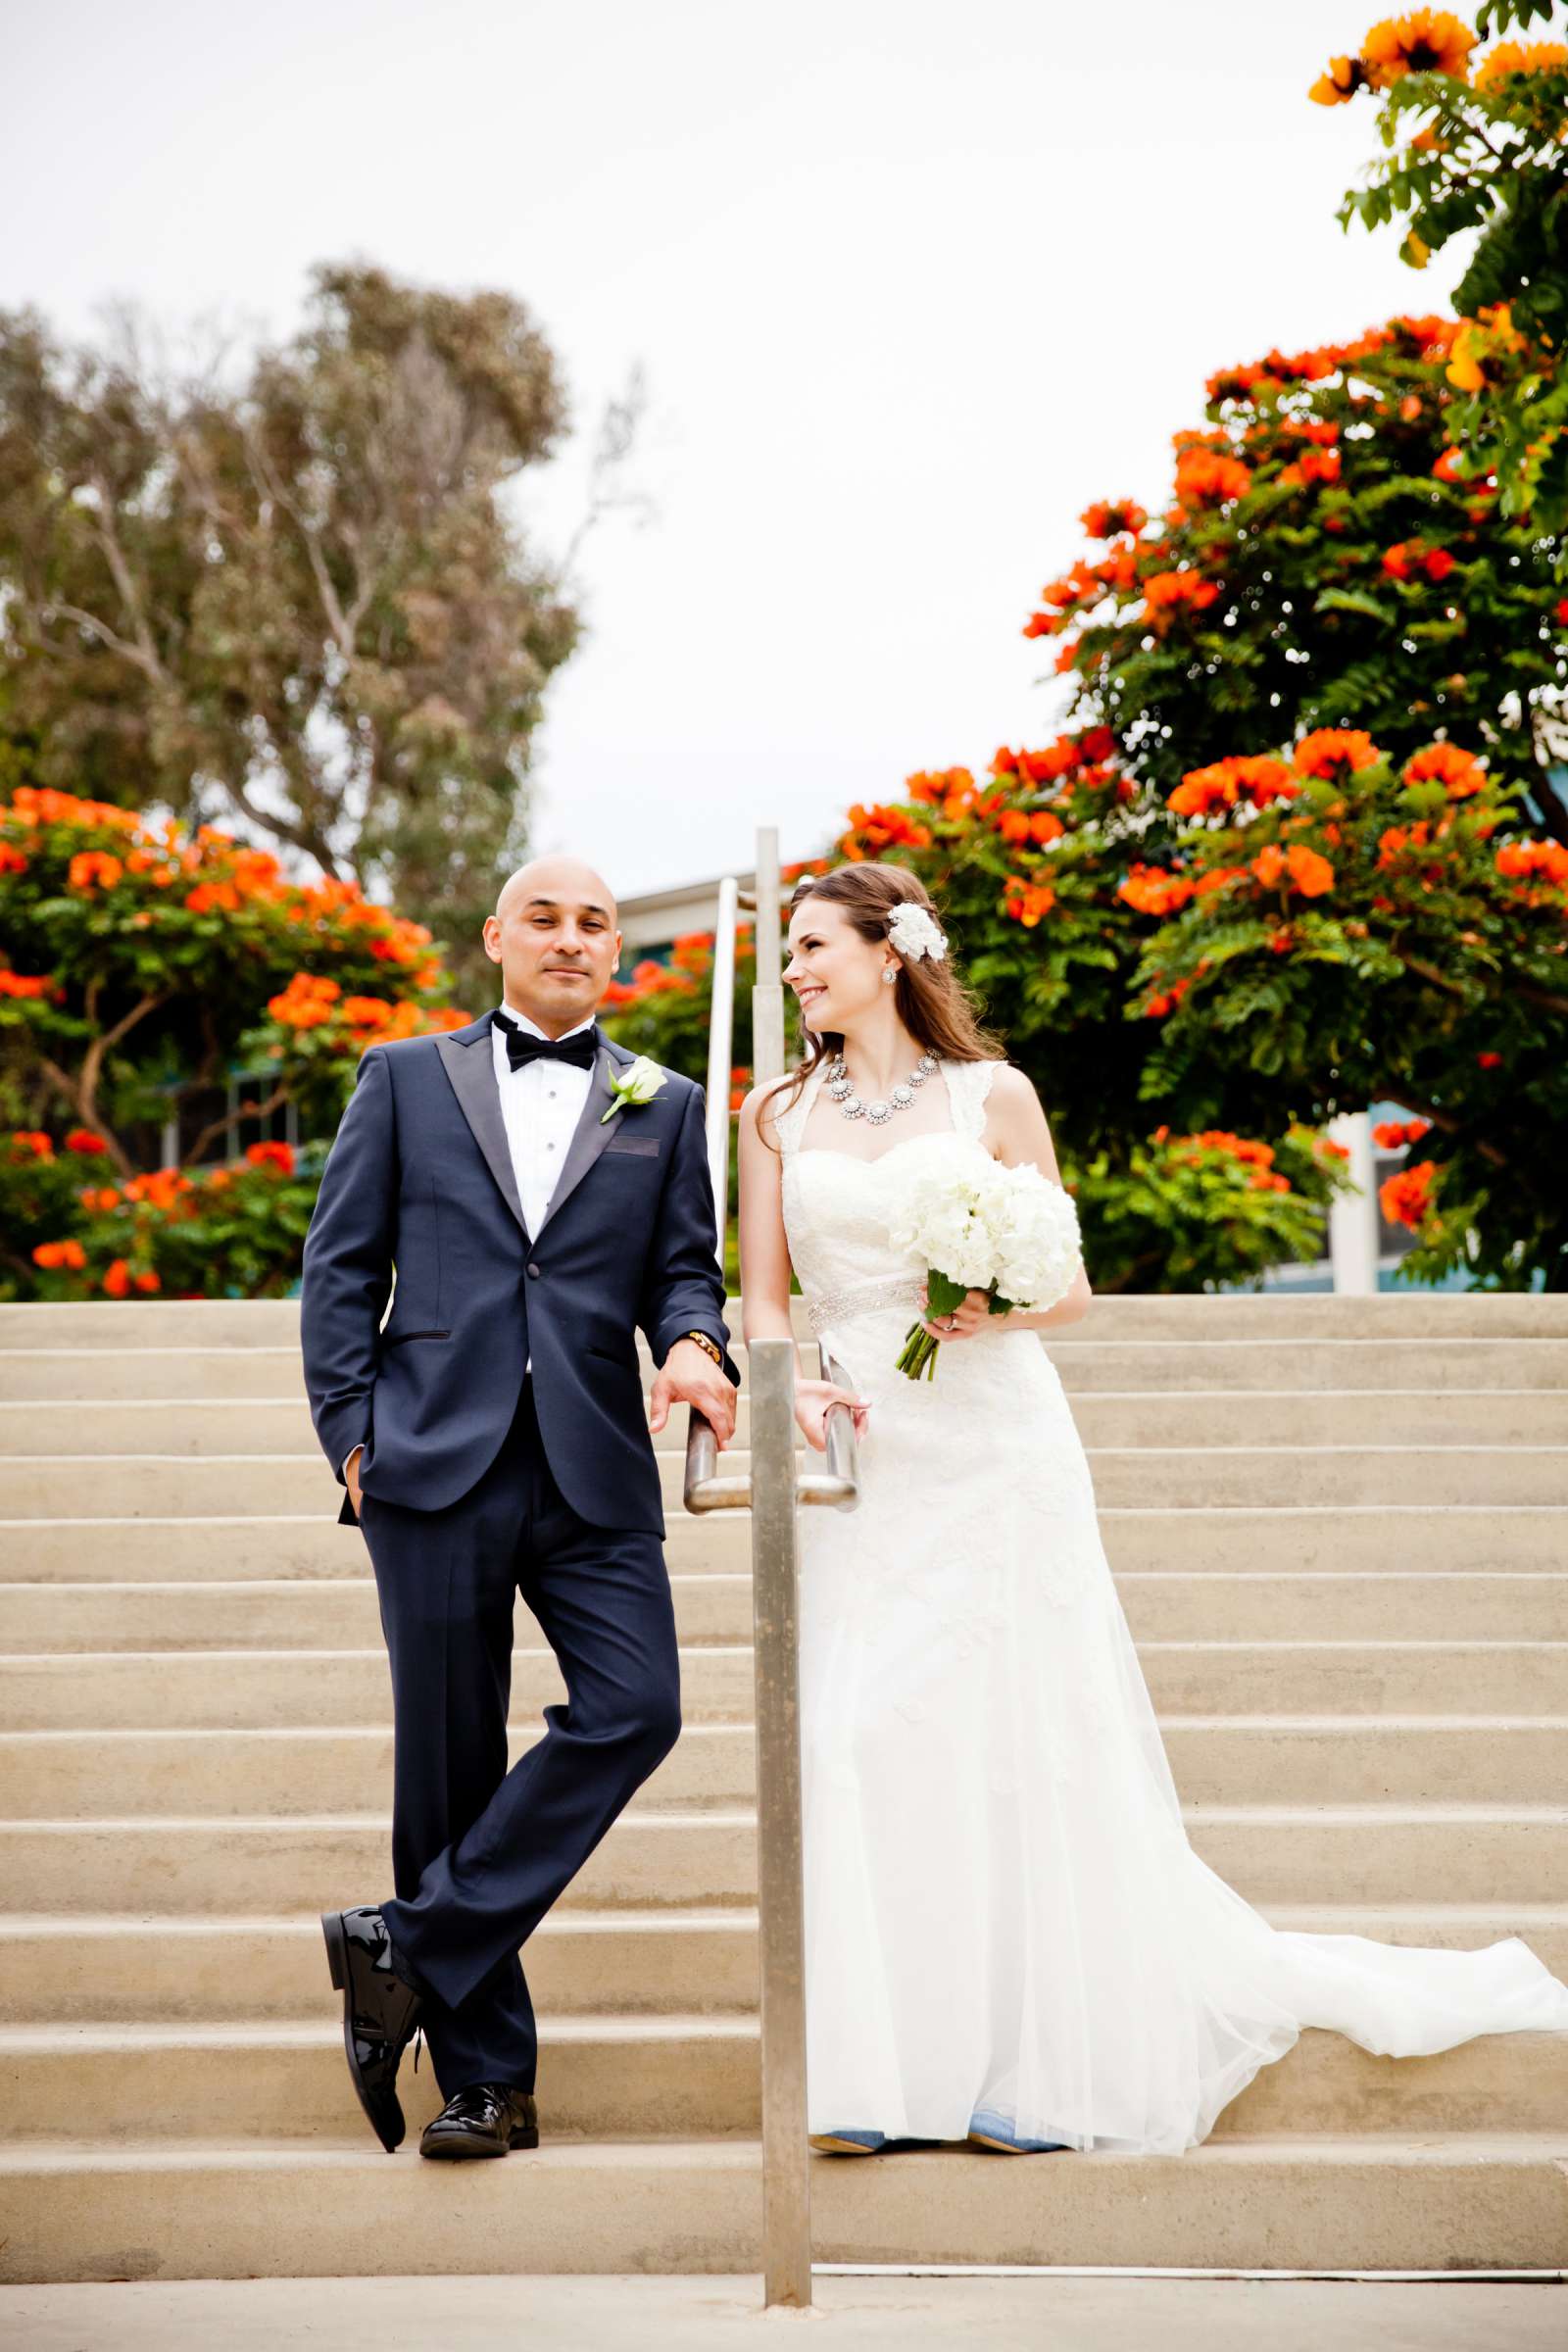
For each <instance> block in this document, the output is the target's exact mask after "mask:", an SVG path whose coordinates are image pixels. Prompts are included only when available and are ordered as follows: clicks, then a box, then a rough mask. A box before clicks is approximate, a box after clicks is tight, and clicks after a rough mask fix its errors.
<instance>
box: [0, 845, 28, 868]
mask: <svg viewBox="0 0 1568 2352" xmlns="http://www.w3.org/2000/svg"><path fill="white" fill-rule="evenodd" d="M26 870H27V860H26V858H25V857H24V856H23V854H22V852H21V851H20V850H17V849H13V848H12V846H11V844H10V842H9V841H0V874H25V872H26Z"/></svg>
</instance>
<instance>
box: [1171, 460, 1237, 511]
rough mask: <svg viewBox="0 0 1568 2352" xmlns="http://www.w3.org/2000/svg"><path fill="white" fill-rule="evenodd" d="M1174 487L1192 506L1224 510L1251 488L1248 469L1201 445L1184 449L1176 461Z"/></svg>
mask: <svg viewBox="0 0 1568 2352" xmlns="http://www.w3.org/2000/svg"><path fill="white" fill-rule="evenodd" d="M1176 487H1177V489H1178V490H1179V491H1180V493H1181V495H1182V497H1183V498H1184V499H1186V500H1187V501H1188V502H1189V503H1190V504H1193V505H1199V506H1201V505H1204V504H1210V505H1213V506H1228V505H1229V503H1230V502H1231V500H1232V499H1236V498H1245V497H1246V496H1247V493H1248V492H1249V490H1250V488H1251V487H1252V476H1251V471H1250V467H1248V466H1244V465H1243V464H1242V461H1241V459H1240V458H1231V457H1224V456H1221V455H1219V454H1218V453H1217V452H1216V451H1214V450H1211V449H1205V448H1203V447H1202V446H1201V445H1196V446H1194V447H1191V448H1188V449H1184V450H1183V451H1182V453H1181V456H1180V457H1179V458H1178V459H1177V461H1176Z"/></svg>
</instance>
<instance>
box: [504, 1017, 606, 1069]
mask: <svg viewBox="0 0 1568 2352" xmlns="http://www.w3.org/2000/svg"><path fill="white" fill-rule="evenodd" d="M490 1018H491V1020H492V1021H493V1022H494V1023H495V1025H496V1027H497V1028H498V1029H504V1030H505V1031H506V1037H507V1061H508V1064H509V1066H510V1067H511V1068H512V1069H515V1070H520V1069H521V1068H522V1066H523V1064H524V1062H529V1061H569V1062H571V1063H573V1064H574V1065H575V1067H576V1068H578V1069H579V1070H591V1069H592V1068H593V1066H594V1056H595V1054H597V1053H598V1051H599V1030H598V1026H597V1024H595V1023H593V1022H590V1024H589V1026H588V1027H587V1028H586V1029H578V1030H576V1031H574V1032H573V1034H572V1035H571V1036H570V1037H535V1035H534V1033H533V1031H532V1030H531V1029H519V1028H518V1027H517V1024H516V1022H515V1021H514V1020H511V1019H509V1017H508V1016H507V1014H506V1013H504V1012H493V1013H492V1014H491V1015H490Z"/></svg>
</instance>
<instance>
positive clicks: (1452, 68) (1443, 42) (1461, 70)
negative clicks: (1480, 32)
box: [1361, 8, 1476, 90]
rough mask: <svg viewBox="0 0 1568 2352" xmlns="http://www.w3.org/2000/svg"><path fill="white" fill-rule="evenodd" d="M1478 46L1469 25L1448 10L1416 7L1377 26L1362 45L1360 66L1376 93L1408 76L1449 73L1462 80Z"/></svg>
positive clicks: (1450, 76)
mask: <svg viewBox="0 0 1568 2352" xmlns="http://www.w3.org/2000/svg"><path fill="white" fill-rule="evenodd" d="M1475 45H1476V36H1475V34H1474V33H1473V32H1472V31H1471V30H1470V27H1469V25H1461V24H1460V22H1459V20H1458V18H1457V17H1455V16H1451V15H1450V14H1449V13H1448V11H1447V10H1446V9H1443V8H1417V9H1413V10H1412V11H1411V13H1410V14H1409V15H1408V16H1407V17H1389V18H1387V19H1386V20H1385V21H1384V23H1383V24H1381V25H1373V27H1372V29H1371V31H1370V32H1369V33H1368V34H1367V36H1366V38H1365V40H1364V41H1363V42H1362V43H1361V64H1362V66H1363V67H1364V69H1365V72H1366V77H1367V80H1368V82H1369V83H1370V84H1371V86H1372V88H1373V89H1375V90H1386V89H1387V88H1388V87H1389V86H1390V84H1391V83H1392V82H1396V81H1401V80H1402V79H1403V78H1404V76H1405V74H1406V73H1446V74H1447V75H1448V76H1449V78H1450V79H1452V80H1455V81H1463V80H1464V79H1466V77H1467V76H1468V73H1469V71H1470V52H1471V50H1472V49H1473V48H1474V47H1475Z"/></svg>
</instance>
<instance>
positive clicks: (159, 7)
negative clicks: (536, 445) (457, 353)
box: [0, 0, 1456, 896]
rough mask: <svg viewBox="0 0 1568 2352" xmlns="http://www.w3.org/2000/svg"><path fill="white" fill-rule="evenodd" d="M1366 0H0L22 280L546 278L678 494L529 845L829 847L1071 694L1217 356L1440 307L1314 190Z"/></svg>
mask: <svg viewBox="0 0 1568 2352" xmlns="http://www.w3.org/2000/svg"><path fill="white" fill-rule="evenodd" d="M1377 13H1378V12H1377V10H1376V8H1375V7H1373V6H1372V5H1371V4H1370V0H1296V4H1295V5H1293V6H1292V7H1290V8H1281V7H1274V6H1268V5H1262V4H1260V0H1195V4H1190V5H1183V4H1182V0H1166V4H1164V5H1160V4H1159V0H1119V4H1118V5H1116V6H1114V7H1106V6H1100V7H1090V6H1085V5H1079V6H1073V7H1068V6H1064V5H1058V4H1057V0H968V5H967V6H966V7H964V8H961V9H960V8H957V7H955V6H954V5H953V0H790V5H788V6H786V7H779V6H771V7H767V8H763V7H760V6H757V5H748V4H747V0H659V4H658V5H649V4H648V0H637V4H635V5H632V4H629V0H605V4H601V5H593V4H592V0H548V5H540V4H539V0H513V4H512V5H506V4H505V0H312V4H311V5H305V4H303V0H272V4H271V5H270V7H268V8H266V9H260V10H258V9H246V10H243V11H242V10H236V9H232V8H225V7H221V6H219V7H215V6H214V5H213V0H147V4H146V5H144V6H142V7H141V8H139V9H128V8H126V7H125V6H124V5H123V0H116V5H113V6H111V5H107V4H106V0H51V4H50V6H49V7H48V8H47V9H46V8H43V7H41V6H39V5H38V0H3V5H0V26H3V29H4V32H5V44H6V54H7V79H8V82H9V84H10V89H9V93H8V94H9V96H10V99H11V104H10V106H9V107H8V109H7V114H8V122H7V126H6V136H5V140H4V143H3V147H0V218H3V219H4V220H5V221H6V223H7V233H6V236H5V239H4V244H3V250H0V303H5V304H7V305H16V304H20V303H23V302H28V303H34V304H37V305H38V306H40V307H41V308H42V309H43V310H44V311H46V312H47V313H48V314H49V315H51V317H53V318H54V319H55V320H56V321H57V322H58V323H60V324H61V325H62V326H63V327H65V328H67V329H68V330H71V331H83V330H86V329H88V328H90V326H91V325H92V322H93V318H94V314H95V310H96V308H97V306H98V305H99V304H101V303H102V302H103V300H104V299H105V298H106V297H109V296H129V297H132V298H134V299H136V300H138V301H139V302H141V303H142V304H144V305H146V306H148V307H149V308H151V309H153V310H154V311H156V312H158V313H160V314H162V315H164V316H166V317H168V318H171V319H178V318H182V317H188V316H190V315H191V314H193V313H196V312H200V311H206V310H210V309H212V308H213V307H215V306H218V307H221V308H224V309H226V310H228V311H229V312H231V313H235V314H243V315H247V316H249V317H252V318H254V319H257V320H259V321H260V322H261V323H263V324H264V325H266V326H267V327H269V328H270V329H271V330H273V331H276V332H285V331H287V330H288V329H289V328H290V327H291V326H292V325H293V324H294V322H295V321H296V319H297V318H298V315H299V310H300V305H301V301H302V296H303V291H304V285H305V277H306V272H307V270H308V269H309V266H310V265H311V263H312V262H314V261H317V260H321V259H341V258H346V257H351V256H357V257H363V258H368V259H370V260H374V261H376V262H379V263H381V264H382V265H384V266H385V267H386V268H388V269H389V270H394V271H397V272H400V273H405V274H407V275H410V276H413V277H417V278H419V279H423V280H428V281H440V282H443V283H448V284H453V285H478V284H487V285H500V286H505V287H507V288H509V289H510V290H511V291H513V292H514V293H515V294H518V295H520V296H522V297H523V299H524V300H525V301H527V302H528V303H529V304H530V305H531V306H532V308H533V309H534V311H535V313H536V315H537V317H538V319H539V320H540V323H541V324H542V325H543V327H544V328H545V330H546V332H547V333H548V335H549V336H550V338H551V340H552V342H553V343H554V345H555V348H556V350H557V352H558V353H559V355H560V358H561V360H562V363H563V366H564V370H565V374H566V377H567V380H568V382H569V384H570V386H571V389H572V394H573V401H574V409H575V414H576V416H577V417H578V420H579V422H580V425H581V427H582V430H581V432H580V434H579V436H578V438H577V440H576V441H575V442H574V443H573V444H572V445H570V446H569V447H568V449H567V451H566V453H565V455H564V457H563V459H562V460H561V461H560V462H559V464H558V465H557V466H555V467H553V468H552V472H551V476H550V478H549V479H548V480H546V481H541V483H540V484H539V485H538V486H537V488H536V489H534V490H533V491H532V492H531V493H530V498H529V506H530V511H531V513H532V514H533V515H534V517H535V518H536V521H537V524H538V527H539V529H540V531H541V532H542V533H543V534H544V535H545V537H546V539H547V540H548V541H550V542H553V543H554V544H555V545H557V546H560V545H564V541H565V539H566V537H567V536H568V534H569V532H570V529H571V527H572V525H573V522H574V521H575V519H576V518H577V515H578V514H579V513H580V510H581V507H582V503H583V498H584V490H585V477H586V460H587V449H588V443H589V441H590V439H591V435H592V426H593V424H594V422H595V420H596V417H597V415H598V412H599V410H600V408H601V406H602V404H603V402H604V400H605V398H606V396H607V395H608V394H610V393H611V392H613V391H614V390H615V389H616V388H617V387H618V386H619V384H620V383H621V381H622V380H623V378H624V376H625V373H626V370H627V368H628V366H629V365H630V364H631V363H633V362H634V361H640V362H641V364H642V366H643V368H645V370H646V374H647V379H648V387H649V394H650V403H651V406H650V414H649V417H648V420H647V424H646V427H645V431H644V437H643V446H642V452H641V456H640V458H639V461H638V465H637V467H636V472H637V477H638V480H639V483H640V485H641V487H642V488H643V489H644V490H646V491H647V492H648V493H649V494H650V495H651V496H652V497H653V499H654V500H655V501H656V502H657V507H658V516H657V519H656V520H655V521H653V522H652V523H651V524H649V525H648V526H647V527H646V528H643V529H641V530H636V529H633V528H631V527H630V526H629V525H628V524H627V523H625V522H624V521H616V520H613V519H612V520H611V521H610V522H608V523H607V524H606V525H605V526H604V527H603V529H602V530H601V531H600V532H599V533H598V534H597V535H595V536H594V537H592V538H591V539H590V540H589V542H588V545H587V547H586V549H585V550H584V553H583V557H582V569H583V574H584V580H585V586H586V591H587V609H588V616H589V622H590V631H591V633H590V636H589V638H588V642H587V644H586V645H585V647H584V649H583V651H582V652H581V653H580V654H579V655H578V656H577V657H576V659H575V660H574V662H572V663H571V665H570V666H569V668H568V669H566V670H565V671H564V672H563V673H561V675H560V676H559V677H558V680H557V682H556V684H555V686H554V688H553V690H552V699H551V711H550V718H549V722H548V726H547V728H546V731H545V735H544V740H543V744H542V748H541V752H540V758H539V791H538V802H537V819H536V827H535V837H536V842H537V844H538V846H539V847H541V848H554V847H571V848H575V849H577V850H579V851H581V852H582V853H583V854H585V855H586V856H588V857H590V858H593V859H595V860H596V861H597V862H598V863H599V864H601V865H602V866H603V867H604V869H605V871H606V873H607V876H608V878H609V879H610V880H611V882H612V883H613V886H614V887H615V888H616V889H617V890H618V891H619V892H620V893H621V894H622V895H623V896H624V895H628V894H630V893H632V892H634V891H638V890H647V889H654V888H657V887H659V886H661V885H663V884H666V883H673V882H680V881H685V880H687V879H690V878H693V877H696V876H698V875H704V874H711V873H713V872H715V871H717V870H719V869H720V868H721V867H725V866H731V867H733V866H745V865H747V864H749V863H750V859H751V850H752V837H753V828H754V827H755V825H756V824H757V823H758V822H760V821H773V822H776V823H777V824H778V825H779V826H780V828H781V833H782V838H783V847H784V854H785V856H786V857H801V856H807V855H809V854H810V853H812V852H814V851H816V850H817V849H819V848H820V847H821V846H823V843H824V841H825V839H826V837H827V835H828V834H829V832H830V830H832V829H834V828H836V826H837V823H838V820H839V818H840V816H841V814H842V811H843V810H844V809H845V808H846V807H847V805H848V804H849V802H851V801H852V800H857V799H873V798H878V797H886V796H889V795H893V794H896V793H897V791H898V788H899V786H900V784H901V781H902V779H903V778H904V776H905V775H906V774H907V772H908V771H909V770H910V769H912V768H915V767H934V766H946V765H951V764H953V763H955V762H963V763H965V764H969V765H975V766H978V765H979V764H981V763H983V762H984V761H985V760H988V759H989V757H990V755H991V753H992V752H993V751H994V750H995V748H996V747H997V745H998V744H999V743H1002V742H1011V743H1019V742H1036V741H1039V740H1040V739H1041V738H1042V737H1044V736H1046V735H1047V734H1048V732H1049V731H1050V730H1051V727H1052V723H1053V720H1054V716H1055V715H1056V713H1057V711H1059V708H1060V694H1059V689H1058V688H1057V687H1056V685H1055V683H1054V681H1052V682H1051V683H1050V684H1046V685H1041V684H1039V683H1037V682H1036V681H1037V680H1038V679H1039V677H1040V675H1041V672H1042V670H1043V669H1044V668H1045V666H1046V664H1045V663H1044V662H1042V660H1041V658H1040V656H1039V653H1038V649H1037V648H1035V647H1034V646H1032V645H1030V644H1028V643H1026V642H1025V640H1024V639H1023V638H1022V637H1021V636H1020V635H1019V633H1018V632H1019V629H1020V627H1021V625H1022V622H1023V620H1024V618H1025V616H1026V614H1027V613H1028V611H1029V609H1030V605H1031V602H1032V600H1033V598H1034V595H1035V592H1036V590H1037V589H1038V587H1039V585H1040V583H1041V582H1042V581H1043V580H1045V579H1047V578H1048V577H1051V576H1053V575H1054V574H1055V573H1056V572H1058V571H1060V570H1061V569H1063V568H1065V566H1066V564H1068V563H1069V562H1070V561H1071V560H1072V558H1073V557H1074V556H1075V555H1077V554H1078V553H1079V552H1080V550H1081V547H1082V536H1081V533H1080V531H1079V528H1078V525H1077V520H1076V517H1077V515H1079V513H1080V512H1081V511H1082V509H1083V508H1084V507H1085V506H1086V505H1087V504H1088V502H1089V501H1090V499H1091V498H1093V497H1098V496H1101V495H1112V494H1119V493H1124V492H1126V493H1131V494H1133V495H1135V496H1137V497H1139V498H1141V499H1142V500H1143V501H1144V502H1145V503H1146V504H1147V505H1149V506H1151V507H1156V506H1157V505H1158V504H1160V503H1163V500H1164V496H1165V494H1166V492H1167V490H1168V487H1169V478H1170V476H1169V466H1170V440H1169V436H1170V434H1171V433H1172V432H1173V431H1174V430H1175V429H1176V428H1177V427H1179V426H1183V425H1193V424H1197V423H1199V422H1201V397H1202V384H1203V379H1204V377H1205V375H1206V374H1207V373H1208V372H1209V371H1210V370H1211V369H1212V368H1215V367H1217V366H1220V365H1221V364H1223V363H1225V362H1228V361H1234V360H1240V359H1247V358H1250V357H1253V356H1256V355H1257V354H1259V353H1261V352H1263V351H1265V350H1267V349H1268V348H1269V346H1270V345H1271V344H1273V343H1276V342H1278V343H1280V344H1281V345H1283V346H1284V347H1285V348H1287V349H1291V348H1298V347H1299V346H1302V345H1305V344H1309V343H1314V342H1318V341H1322V340H1328V339H1335V338H1339V337H1342V336H1347V335H1350V334H1353V333H1355V332H1357V331H1359V330H1360V329H1361V328H1362V327H1364V326H1366V325H1369V324H1370V323H1372V322H1373V321H1374V320H1376V319H1381V318H1385V317H1387V316H1388V315H1389V314H1390V313H1391V312H1393V311H1395V310H1435V309H1446V308H1447V297H1448V291H1449V288H1450V286H1451V284H1452V283H1453V280H1454V277H1455V275H1456V267H1455V266H1454V265H1453V263H1452V261H1451V258H1450V257H1447V256H1445V257H1440V260H1439V262H1438V263H1437V264H1435V265H1434V266H1433V268H1432V269H1431V270H1428V271H1426V272H1425V273H1423V274H1420V275H1417V274H1416V273H1414V272H1412V271H1410V270H1406V269H1404V268H1403V267H1402V265H1401V264H1400V263H1399V262H1398V261H1397V259H1396V251H1395V247H1396V238H1395V236H1394V235H1392V234H1389V233H1387V232H1384V233H1382V234H1380V235H1379V236H1376V237H1369V236H1368V235H1367V234H1366V233H1365V231H1363V230H1360V229H1356V230H1352V231H1351V232H1350V233H1349V234H1348V235H1347V234H1346V233H1345V232H1344V231H1342V230H1341V228H1340V227H1339V225H1338V223H1337V222H1336V221H1335V219H1334V208H1335V205H1336V203H1337V202H1338V200H1339V197H1340V195H1341V193H1342V191H1343V190H1344V188H1345V187H1346V186H1347V185H1348V184H1349V182H1350V181H1351V180H1353V179H1354V178H1355V177H1357V175H1358V174H1359V172H1360V170H1361V167H1362V164H1363V162H1364V161H1365V159H1366V158H1367V157H1368V156H1370V154H1371V153H1372V151H1373V146H1374V141H1375V132H1374V128H1373V123H1374V115H1373V112H1372V109H1371V108H1370V106H1368V105H1367V104H1366V103H1365V102H1364V101H1363V102H1362V104H1360V105H1358V106H1353V107H1348V108H1344V109H1337V110H1332V111H1325V110H1323V109H1320V108H1318V107H1314V106H1312V105H1310V104H1309V103H1308V102H1307V99H1306V95H1305V92H1306V87H1307V84H1308V83H1309V81H1310V80H1311V79H1312V77H1313V76H1314V74H1315V73H1317V72H1318V71H1319V70H1320V68H1321V65H1322V63H1323V61H1324V60H1325V59H1326V58H1327V57H1328V55H1329V54H1330V53H1331V52H1333V51H1339V50H1346V49H1351V48H1353V47H1354V46H1355V45H1356V43H1357V42H1358V40H1359V38H1360V36H1361V34H1362V32H1363V31H1364V30H1365V28H1366V25H1367V24H1368V23H1369V22H1370V21H1371V19H1372V18H1373V17H1374V16H1376V14H1377Z"/></svg>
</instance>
